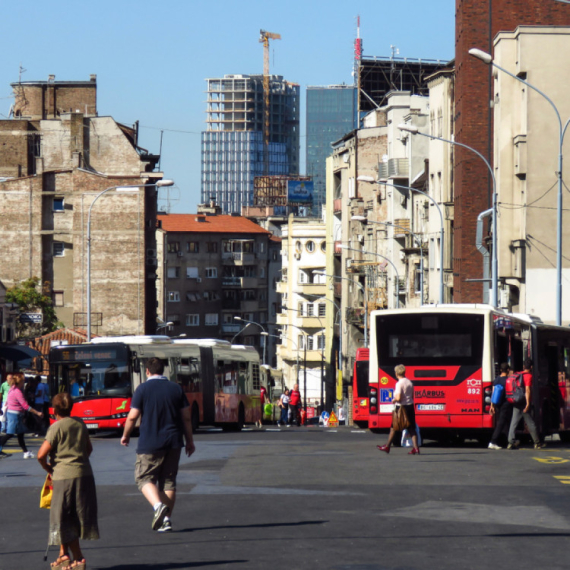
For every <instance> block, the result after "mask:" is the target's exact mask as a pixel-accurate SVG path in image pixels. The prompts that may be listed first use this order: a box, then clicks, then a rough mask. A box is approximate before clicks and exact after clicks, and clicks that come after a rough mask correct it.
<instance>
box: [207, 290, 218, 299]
mask: <svg viewBox="0 0 570 570" xmlns="http://www.w3.org/2000/svg"><path fill="white" fill-rule="evenodd" d="M219 299H220V294H219V293H218V291H204V301H218V300H219Z"/></svg>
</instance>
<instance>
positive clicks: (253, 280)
mask: <svg viewBox="0 0 570 570" xmlns="http://www.w3.org/2000/svg"><path fill="white" fill-rule="evenodd" d="M266 285H267V280H266V279H258V278H257V277H222V287H241V288H242V289H257V288H258V287H265V286H266Z"/></svg>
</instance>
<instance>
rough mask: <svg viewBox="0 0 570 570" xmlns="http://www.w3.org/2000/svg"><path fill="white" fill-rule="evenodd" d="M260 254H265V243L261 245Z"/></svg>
mask: <svg viewBox="0 0 570 570" xmlns="http://www.w3.org/2000/svg"><path fill="white" fill-rule="evenodd" d="M259 253H265V243H264V242H261V243H260V244H259Z"/></svg>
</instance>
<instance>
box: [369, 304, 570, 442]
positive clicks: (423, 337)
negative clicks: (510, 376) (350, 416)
mask: <svg viewBox="0 0 570 570" xmlns="http://www.w3.org/2000/svg"><path fill="white" fill-rule="evenodd" d="M526 358H532V359H533V361H534V381H533V390H532V414H533V416H534V419H535V421H536V424H537V427H538V430H539V432H540V434H541V436H542V437H544V436H546V435H549V434H552V433H556V432H558V433H559V434H560V437H561V439H563V440H566V439H568V437H569V434H570V431H569V430H570V400H569V397H570V384H569V379H568V378H569V376H568V368H569V365H570V328H567V327H556V326H551V325H545V324H543V323H542V322H541V321H540V320H539V319H537V318H535V317H531V316H529V315H520V314H509V313H506V312H504V311H501V310H497V309H493V308H492V307H490V306H488V305H439V306H437V305H434V306H426V307H421V308H417V309H400V310H389V311H374V312H372V313H371V318H370V378H371V381H372V380H374V379H377V378H379V393H378V413H377V414H375V415H373V414H370V421H369V427H370V428H371V429H373V430H388V429H389V428H390V423H391V417H392V416H391V414H392V409H393V404H392V397H393V392H394V386H395V384H396V379H395V374H394V367H395V366H396V365H397V364H404V365H405V366H406V375H407V377H408V378H409V379H410V380H411V381H412V382H413V384H414V401H415V406H416V420H417V423H418V425H419V426H420V428H421V429H422V431H423V432H430V433H432V434H434V433H436V434H439V435H443V434H445V435H447V436H452V437H459V438H463V437H476V438H478V439H480V440H482V441H486V438H487V437H488V435H489V434H488V432H489V431H490V430H491V428H492V427H493V416H491V415H490V414H489V409H490V405H491V392H492V381H493V379H494V377H495V376H497V375H498V368H499V365H500V363H501V362H507V363H508V364H509V365H510V367H511V368H512V369H513V370H514V371H521V370H522V368H523V361H524V360H525V359H526Z"/></svg>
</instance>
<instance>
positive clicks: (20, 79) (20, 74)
mask: <svg viewBox="0 0 570 570" xmlns="http://www.w3.org/2000/svg"><path fill="white" fill-rule="evenodd" d="M26 71H28V70H27V69H24V68H23V67H22V64H21V63H20V70H19V72H18V83H22V73H26Z"/></svg>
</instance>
